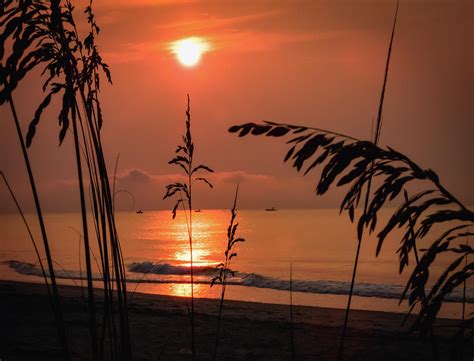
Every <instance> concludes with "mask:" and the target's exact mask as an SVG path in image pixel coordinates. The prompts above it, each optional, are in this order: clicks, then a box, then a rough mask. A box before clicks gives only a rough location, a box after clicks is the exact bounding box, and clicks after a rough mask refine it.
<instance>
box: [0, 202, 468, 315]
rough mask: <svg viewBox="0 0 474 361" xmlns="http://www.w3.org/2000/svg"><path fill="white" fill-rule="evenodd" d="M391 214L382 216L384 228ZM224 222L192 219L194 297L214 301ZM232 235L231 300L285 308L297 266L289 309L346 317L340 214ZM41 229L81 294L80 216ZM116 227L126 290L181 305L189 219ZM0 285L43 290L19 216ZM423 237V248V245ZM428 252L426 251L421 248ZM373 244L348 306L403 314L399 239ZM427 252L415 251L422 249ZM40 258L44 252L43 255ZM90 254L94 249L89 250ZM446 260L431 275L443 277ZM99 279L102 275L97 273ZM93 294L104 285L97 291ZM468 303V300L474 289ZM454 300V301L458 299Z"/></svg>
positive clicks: (245, 225)
mask: <svg viewBox="0 0 474 361" xmlns="http://www.w3.org/2000/svg"><path fill="white" fill-rule="evenodd" d="M389 215H390V210H387V211H385V213H382V217H380V218H381V219H380V220H379V222H381V224H383V222H384V221H385V220H386V219H387V217H388V216H389ZM27 218H28V220H29V221H30V225H31V226H32V228H33V231H34V234H35V235H36V239H37V242H38V244H39V245H40V244H41V238H40V237H39V232H38V229H37V225H36V222H35V217H34V215H28V216H27ZM229 221H230V212H229V211H227V210H203V211H202V212H199V213H197V212H196V213H193V232H194V252H193V255H194V262H195V267H196V281H197V284H196V285H195V289H194V292H195V295H196V296H197V297H217V296H218V294H219V288H218V287H216V286H214V287H213V288H211V287H210V285H209V281H210V279H211V278H212V276H213V275H214V274H215V270H214V267H215V265H216V264H218V263H219V262H221V261H222V260H223V257H224V250H225V246H226V242H227V240H226V232H227V227H228V224H229ZM238 223H239V228H238V231H237V233H238V236H239V237H243V238H245V239H246V242H245V243H241V244H239V245H238V248H237V253H238V256H237V257H236V258H235V259H234V260H233V265H232V268H233V269H234V270H236V271H237V273H236V276H235V278H233V279H232V280H231V282H232V284H233V285H232V286H230V287H229V288H228V292H227V298H229V299H235V300H246V301H256V302H271V303H283V304H285V303H288V302H289V294H288V287H289V281H288V279H289V272H290V263H292V264H293V280H294V281H293V290H294V291H295V292H294V295H293V301H294V303H295V304H302V305H309V306H322V307H338V308H344V307H345V304H346V302H347V292H348V289H349V284H348V282H349V281H350V277H351V273H352V267H353V259H354V254H355V249H356V236H355V226H354V225H353V224H351V223H350V221H349V219H348V218H347V217H346V216H345V215H343V216H339V214H338V211H337V210H336V209H313V210H278V211H276V212H266V211H257V210H241V211H239V212H238ZM46 224H47V229H48V233H49V237H50V240H51V243H52V244H51V252H52V255H53V258H54V260H55V262H56V265H57V270H58V271H57V272H58V275H59V277H60V278H61V279H60V281H59V282H60V283H63V284H75V285H81V284H82V283H83V281H82V278H83V275H84V269H83V268H84V266H83V265H84V260H83V259H80V258H79V253H80V254H81V256H83V254H84V252H83V249H81V247H82V241H81V237H80V234H81V223H80V217H79V214H74V213H63V214H48V215H47V216H46ZM117 224H118V229H119V234H120V237H121V244H122V250H123V255H124V258H125V263H126V266H127V270H128V271H127V272H128V273H127V276H128V280H129V289H131V290H133V289H135V288H136V290H137V291H139V292H146V293H157V294H167V295H177V296H187V295H189V293H190V286H189V283H188V282H189V242H188V234H187V226H186V218H185V217H184V214H183V213H179V212H178V216H177V218H176V219H175V220H174V221H173V220H172V218H171V213H170V212H169V211H153V212H151V211H150V212H144V213H143V214H136V213H127V212H120V213H118V214H117ZM0 229H1V233H0V242H1V247H0V278H2V279H7V280H22V281H29V282H42V279H41V278H40V277H39V275H40V272H39V269H38V267H37V259H36V256H35V254H34V251H33V246H32V243H31V240H30V239H29V237H28V234H27V232H26V229H25V227H24V225H23V223H22V221H21V218H20V217H19V216H18V215H1V216H0ZM429 241H430V239H429V238H427V239H426V240H425V242H427V243H428V242H429ZM427 243H426V244H427ZM375 246H376V240H375V237H373V236H372V237H366V238H365V239H364V242H363V245H362V251H361V258H360V264H359V271H358V275H357V280H358V284H357V287H356V291H355V292H356V293H355V294H356V297H355V298H354V301H353V305H354V308H356V309H366V310H382V311H397V312H405V311H406V309H407V307H406V302H405V303H403V304H402V305H399V302H398V297H399V296H400V294H401V292H402V291H403V287H404V284H405V282H406V280H407V277H408V275H409V272H410V271H411V267H412V265H410V267H409V268H408V269H407V270H406V271H405V272H404V274H402V275H399V273H398V255H397V254H396V250H397V249H398V247H399V238H398V239H397V234H396V233H395V234H394V236H393V237H392V238H391V239H388V240H387V241H386V243H385V244H384V247H383V249H382V253H381V254H380V255H379V257H377V258H376V257H375ZM423 246H424V245H423V244H419V247H420V248H423ZM40 248H41V249H42V247H40ZM92 249H93V252H94V254H96V255H98V249H97V248H96V247H93V248H92ZM448 261H449V259H443V260H441V262H439V263H438V264H437V266H436V267H435V268H434V269H433V270H432V273H433V274H437V273H439V272H440V270H441V269H442V267H443V266H444V265H446V262H448ZM95 272H96V275H97V276H98V275H99V274H98V269H97V267H96V268H95ZM97 286H100V283H99V282H97ZM468 286H469V287H470V288H469V290H468V297H469V298H470V299H471V301H472V300H473V299H474V290H473V289H472V288H471V287H472V284H470V285H468ZM459 297H460V293H458V294H457V295H455V297H454V299H453V301H456V298H457V300H459ZM460 311H461V305H460V304H459V303H458V302H452V303H449V304H447V305H446V307H445V308H444V309H443V311H442V315H443V316H446V317H459V316H460ZM472 311H474V307H473V304H472V303H471V304H470V305H469V307H468V312H472Z"/></svg>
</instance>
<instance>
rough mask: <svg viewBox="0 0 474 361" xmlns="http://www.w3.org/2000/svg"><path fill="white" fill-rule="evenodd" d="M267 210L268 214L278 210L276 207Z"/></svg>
mask: <svg viewBox="0 0 474 361" xmlns="http://www.w3.org/2000/svg"><path fill="white" fill-rule="evenodd" d="M265 210H266V211H267V212H276V210H277V209H276V208H275V207H272V208H265Z"/></svg>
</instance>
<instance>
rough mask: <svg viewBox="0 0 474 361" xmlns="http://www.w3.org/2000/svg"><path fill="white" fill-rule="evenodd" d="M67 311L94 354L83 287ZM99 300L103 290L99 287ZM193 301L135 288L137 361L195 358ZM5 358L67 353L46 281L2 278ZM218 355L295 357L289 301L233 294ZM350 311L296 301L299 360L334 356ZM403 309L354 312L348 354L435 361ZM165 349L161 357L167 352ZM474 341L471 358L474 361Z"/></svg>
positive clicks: (212, 303)
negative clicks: (190, 305) (266, 300)
mask: <svg viewBox="0 0 474 361" xmlns="http://www.w3.org/2000/svg"><path fill="white" fill-rule="evenodd" d="M60 293H61V296H62V306H63V313H64V315H65V322H66V327H67V332H68V339H69V343H70V344H71V349H72V353H73V359H74V360H88V359H89V352H88V349H89V344H88V340H89V338H88V328H87V327H88V323H87V313H86V302H85V300H84V298H83V296H82V290H81V289H80V288H77V287H70V286H61V287H60ZM97 295H98V297H99V299H100V290H97ZM187 302H188V300H187V299H186V298H180V297H170V296H160V295H148V294H139V293H136V294H135V295H133V297H132V298H131V300H130V306H129V307H130V309H129V317H130V324H131V333H132V344H133V353H134V359H135V360H158V359H161V360H190V359H191V353H190V342H189V340H190V328H189V318H188V314H187V305H186V303H187ZM0 307H1V310H2V313H1V320H0V322H1V324H2V327H1V328H0V358H1V359H2V361H3V360H5V361H13V360H60V359H61V353H60V349H59V347H58V344H57V341H56V332H55V328H54V323H53V314H52V312H51V309H50V305H49V301H48V297H47V293H46V288H45V287H44V285H41V284H30V283H19V282H8V281H1V282H0ZM195 307H196V333H197V352H198V359H199V360H210V359H211V356H212V349H213V345H214V337H215V329H216V323H217V317H216V315H217V311H218V301H217V300H210V299H196V300H195ZM224 307H225V308H224V313H223V317H224V319H223V328H222V332H221V341H220V347H219V357H218V359H219V360H291V352H290V323H289V313H290V308H289V307H288V306H284V305H273V304H263V303H250V302H237V301H226V302H225V306H224ZM343 312H344V311H343V310H339V309H330V308H317V307H304V306H296V307H294V309H293V314H294V320H295V321H294V322H295V325H294V335H295V352H296V359H297V360H335V359H336V351H337V347H338V342H339V334H340V328H341V323H342V320H343V317H344V313H343ZM403 318H404V315H403V314H396V313H384V312H369V311H352V313H351V320H350V329H349V332H348V337H347V341H346V352H345V359H346V360H407V361H408V360H410V361H415V360H432V359H433V357H432V353H431V346H430V344H428V343H423V342H422V341H420V340H419V339H418V338H417V336H416V335H415V334H409V333H408V332H407V328H406V327H405V328H401V327H400V324H401V322H402V320H403ZM454 324H455V323H454V321H452V320H440V321H439V322H438V325H437V328H436V333H437V335H439V343H440V352H441V359H442V360H448V359H449V356H448V352H449V346H448V341H449V337H450V336H451V335H452V333H453V328H452V326H453V325H454ZM160 355H161V358H160ZM472 355H474V345H470V346H468V349H466V352H465V359H466V360H472Z"/></svg>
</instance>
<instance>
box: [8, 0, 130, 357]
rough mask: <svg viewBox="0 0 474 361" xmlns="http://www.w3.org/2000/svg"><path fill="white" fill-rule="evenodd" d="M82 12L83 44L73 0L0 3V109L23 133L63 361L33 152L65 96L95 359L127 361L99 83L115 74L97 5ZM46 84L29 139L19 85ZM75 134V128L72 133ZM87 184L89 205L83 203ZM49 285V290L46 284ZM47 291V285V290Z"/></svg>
mask: <svg viewBox="0 0 474 361" xmlns="http://www.w3.org/2000/svg"><path fill="white" fill-rule="evenodd" d="M84 14H85V16H86V21H87V24H88V26H89V31H88V33H87V35H86V36H85V37H84V38H82V37H81V36H80V35H79V33H78V31H77V26H76V22H75V16H74V15H75V8H74V6H73V5H72V3H71V2H70V1H60V0H51V1H39V0H37V1H18V2H17V1H2V3H1V8H0V27H1V28H2V31H1V35H0V58H1V66H0V74H1V76H0V105H3V104H6V103H8V104H9V106H10V111H11V114H12V118H13V120H14V123H15V127H16V129H17V133H18V139H19V141H20V146H21V150H22V153H23V158H24V161H25V165H26V168H27V172H28V177H29V181H30V187H31V191H32V194H33V198H34V202H35V207H36V214H37V217H38V223H39V226H40V230H41V235H42V239H43V246H44V252H45V256H46V261H47V268H48V272H47V273H48V275H49V279H50V283H51V295H52V304H53V311H54V314H55V319H56V327H57V329H58V332H59V339H60V343H61V345H62V348H63V353H64V359H65V360H68V359H70V354H69V349H68V343H67V340H66V332H65V325H64V322H63V318H62V312H61V307H60V302H59V293H58V290H57V285H56V277H55V269H54V264H53V256H52V254H51V251H50V247H49V239H48V236H47V232H46V227H45V224H44V217H43V211H42V208H41V203H40V201H39V195H38V192H37V187H36V182H35V179H34V177H33V171H32V165H31V162H30V160H29V154H28V148H30V150H29V151H33V150H32V149H34V148H33V147H32V144H33V140H34V137H35V134H36V129H37V127H38V126H39V123H40V121H41V116H42V113H43V112H44V110H45V109H46V108H47V107H48V106H49V105H50V103H51V100H52V98H53V97H59V96H60V97H61V100H62V102H61V106H60V111H59V115H58V120H59V125H60V130H59V144H60V145H61V144H62V143H63V141H64V140H65V139H66V135H67V134H68V132H72V138H73V139H72V141H73V143H74V156H75V163H76V164H75V165H76V169H77V180H78V192H79V196H80V212H81V219H82V237H83V239H84V242H83V244H84V257H85V269H86V275H87V299H88V314H89V331H90V342H91V343H90V345H91V358H92V359H93V360H104V359H110V360H130V359H131V347H130V334H129V326H128V314H127V290H126V279H125V267H124V263H123V257H122V252H121V248H120V242H119V237H118V233H117V229H116V225H115V214H114V207H113V192H112V190H111V186H110V182H109V175H108V171H107V164H106V161H105V156H104V152H103V148H102V141H101V128H102V124H103V115H102V109H101V105H100V97H99V94H100V84H101V83H100V79H101V73H103V74H105V76H106V78H107V80H108V81H109V82H111V76H110V71H109V68H108V66H107V64H105V63H104V62H103V61H102V58H101V56H100V54H99V52H98V49H97V46H96V43H95V39H96V37H97V35H98V34H99V32H100V28H99V26H98V25H97V23H96V21H95V17H94V13H93V11H92V2H89V4H88V5H87V6H86V7H85V10H84ZM36 69H39V70H40V71H42V75H43V76H44V77H45V78H46V80H45V82H44V84H43V87H42V90H43V92H46V93H47V95H46V96H45V98H44V100H43V101H42V102H41V103H40V105H39V106H38V108H37V110H36V112H35V114H34V117H33V119H32V120H31V122H30V124H29V127H28V132H27V134H26V137H25V139H24V136H23V132H22V130H21V126H20V120H19V119H18V115H17V112H16V109H15V103H14V100H13V94H14V91H15V89H16V88H17V86H18V84H19V83H20V82H21V80H22V79H23V78H25V77H26V75H28V74H29V73H31V72H32V71H33V70H36ZM71 128H72V129H71ZM87 185H88V186H89V193H90V201H89V204H88V203H87V201H86V187H87ZM89 210H91V211H92V215H93V217H92V219H93V226H94V228H93V229H94V234H95V238H96V242H97V246H98V248H99V252H100V268H101V269H99V272H100V273H101V275H102V283H103V288H104V289H103V292H104V303H103V320H102V323H101V326H99V322H98V320H97V310H96V309H97V307H98V305H97V302H96V299H95V295H94V284H93V268H92V262H91V244H92V241H93V236H92V234H90V232H89V224H88V219H87V212H88V211H89ZM47 286H48V284H47ZM48 288H49V286H48Z"/></svg>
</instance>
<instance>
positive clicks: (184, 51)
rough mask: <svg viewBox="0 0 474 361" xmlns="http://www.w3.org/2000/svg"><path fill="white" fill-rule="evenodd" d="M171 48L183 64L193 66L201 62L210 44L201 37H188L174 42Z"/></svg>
mask: <svg viewBox="0 0 474 361" xmlns="http://www.w3.org/2000/svg"><path fill="white" fill-rule="evenodd" d="M171 48H172V51H173V53H175V54H176V56H177V58H178V60H179V62H180V63H181V64H183V65H184V66H188V67H191V66H195V65H196V64H197V63H198V62H199V60H200V59H201V55H202V54H203V53H204V52H205V51H206V50H207V48H208V46H207V44H206V43H205V42H204V41H203V40H201V39H199V38H187V39H183V40H178V41H176V42H174V43H173V44H172V46H171Z"/></svg>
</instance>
